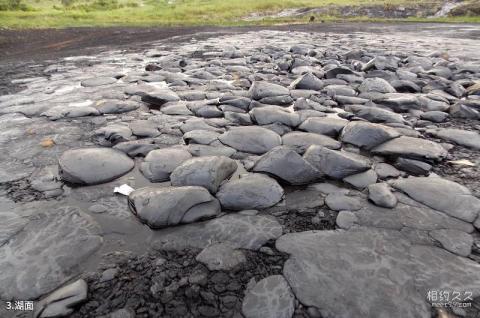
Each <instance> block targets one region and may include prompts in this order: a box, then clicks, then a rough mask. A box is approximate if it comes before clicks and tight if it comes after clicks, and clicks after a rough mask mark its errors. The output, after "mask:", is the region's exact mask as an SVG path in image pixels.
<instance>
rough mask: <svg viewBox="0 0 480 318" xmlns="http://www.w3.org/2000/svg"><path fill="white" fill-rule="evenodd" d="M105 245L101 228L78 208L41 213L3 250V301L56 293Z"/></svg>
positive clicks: (0, 265) (0, 264)
mask: <svg viewBox="0 0 480 318" xmlns="http://www.w3.org/2000/svg"><path fill="white" fill-rule="evenodd" d="M102 242H103V239H102V237H101V236H100V228H99V225H98V224H97V223H96V222H95V221H94V220H93V219H91V218H90V217H89V216H88V215H87V214H85V213H83V212H82V211H81V210H80V209H78V208H76V207H64V208H60V209H56V210H48V211H38V214H36V216H35V218H34V219H32V220H30V221H29V222H28V224H26V225H25V226H24V227H23V231H20V232H17V233H16V234H15V235H13V236H12V237H10V240H9V241H8V242H6V243H5V244H4V245H2V246H1V247H0V298H1V299H24V300H27V299H35V298H38V297H39V296H41V295H43V294H45V293H47V292H50V291H52V290H53V289H55V288H56V287H58V286H59V285H61V284H62V283H64V282H65V281H67V280H68V279H70V278H71V277H73V276H74V275H76V274H78V264H80V263H81V262H82V261H84V260H86V258H87V257H88V256H90V255H91V254H92V253H93V252H95V251H96V250H97V249H98V248H99V247H100V245H101V244H102ZM65 255H68V257H65Z"/></svg>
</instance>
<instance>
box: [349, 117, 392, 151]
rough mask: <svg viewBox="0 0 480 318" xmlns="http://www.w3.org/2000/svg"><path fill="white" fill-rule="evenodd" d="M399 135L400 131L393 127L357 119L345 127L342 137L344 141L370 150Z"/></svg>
mask: <svg viewBox="0 0 480 318" xmlns="http://www.w3.org/2000/svg"><path fill="white" fill-rule="evenodd" d="M399 136H400V133H398V132H397V131H396V130H395V129H393V128H391V127H388V126H384V125H380V124H372V123H366V122H361V121H355V122H350V123H348V124H347V125H346V126H345V127H344V128H343V130H342V134H341V136H340V139H341V140H342V142H346V143H349V144H352V145H355V146H357V147H359V148H365V149H367V150H369V149H372V148H374V147H376V146H378V145H380V144H382V143H384V142H386V141H388V140H390V139H393V138H397V137H399Z"/></svg>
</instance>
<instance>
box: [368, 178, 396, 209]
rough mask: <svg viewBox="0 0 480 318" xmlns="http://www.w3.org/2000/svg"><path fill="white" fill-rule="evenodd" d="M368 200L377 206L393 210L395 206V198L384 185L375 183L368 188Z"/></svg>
mask: <svg viewBox="0 0 480 318" xmlns="http://www.w3.org/2000/svg"><path fill="white" fill-rule="evenodd" d="M368 198H369V199H370V200H371V201H372V202H373V203H375V204H376V205H378V206H381V207H384V208H393V207H395V206H396V205H397V202H398V200H397V197H396V196H395V195H394V194H393V193H392V191H391V190H390V187H389V186H388V185H387V184H386V183H375V184H371V185H369V186H368Z"/></svg>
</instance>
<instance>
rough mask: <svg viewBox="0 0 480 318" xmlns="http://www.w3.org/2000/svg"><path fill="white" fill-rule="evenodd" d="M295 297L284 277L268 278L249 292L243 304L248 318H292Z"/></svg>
mask: <svg viewBox="0 0 480 318" xmlns="http://www.w3.org/2000/svg"><path fill="white" fill-rule="evenodd" d="M294 311H295V297H294V296H293V294H292V291H291V289H290V286H288V283H287V281H286V280H285V278H283V276H282V275H273V276H268V277H267V278H264V279H262V280H260V281H259V282H258V283H257V284H256V285H255V286H254V287H253V288H252V289H250V290H248V291H247V292H246V294H245V298H244V299H243V303H242V313H243V315H244V316H245V317H246V318H291V317H292V316H293V312H294Z"/></svg>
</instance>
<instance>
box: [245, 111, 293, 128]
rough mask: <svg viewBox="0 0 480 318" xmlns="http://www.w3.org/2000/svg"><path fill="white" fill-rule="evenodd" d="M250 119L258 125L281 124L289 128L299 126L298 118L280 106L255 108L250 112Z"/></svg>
mask: <svg viewBox="0 0 480 318" xmlns="http://www.w3.org/2000/svg"><path fill="white" fill-rule="evenodd" d="M250 115H251V117H252V119H253V120H254V121H255V122H256V123H257V124H259V125H268V124H273V123H282V124H284V125H287V126H290V127H296V126H298V124H300V117H299V116H298V115H297V114H295V113H291V112H289V111H288V110H286V109H284V108H282V107H280V106H264V107H256V108H254V109H252V110H251V111H250Z"/></svg>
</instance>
